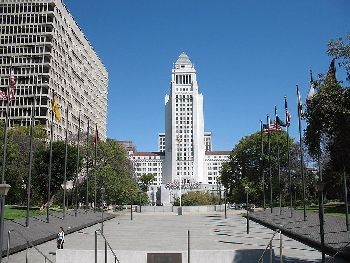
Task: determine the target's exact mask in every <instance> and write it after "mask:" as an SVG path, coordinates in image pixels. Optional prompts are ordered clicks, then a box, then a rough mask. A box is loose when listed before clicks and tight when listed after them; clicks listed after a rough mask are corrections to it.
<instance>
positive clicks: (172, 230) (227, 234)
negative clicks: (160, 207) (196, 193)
mask: <svg viewBox="0 0 350 263" xmlns="http://www.w3.org/2000/svg"><path fill="white" fill-rule="evenodd" d="M240 213H242V211H232V210H229V211H228V218H227V219H225V218H224V215H223V213H220V212H213V213H207V214H197V215H194V214H193V215H187V214H184V215H182V216H177V215H175V214H174V213H141V214H139V213H134V220H133V221H131V220H130V216H129V214H122V215H120V216H117V217H116V218H114V219H112V220H109V221H107V222H105V227H104V233H105V235H106V237H107V239H108V241H109V242H110V244H111V246H112V247H113V249H114V250H115V251H116V253H117V255H118V250H120V251H122V250H123V251H125V250H127V251H130V253H132V251H186V249H187V230H190V236H191V241H190V243H191V250H198V251H199V250H206V251H208V250H209V251H210V250H223V251H224V250H225V251H227V250H231V251H232V250H235V251H236V256H235V260H234V262H244V263H250V262H257V259H258V258H259V257H260V255H261V253H262V251H263V250H264V249H265V247H266V245H267V244H268V242H269V240H270V238H271V236H272V234H273V231H272V230H270V229H268V228H266V227H264V226H262V225H259V224H257V223H254V222H250V233H249V234H247V233H246V219H245V218H243V217H242V216H241V215H240ZM99 227H100V225H94V226H91V227H88V228H85V229H83V230H81V231H78V232H75V233H72V234H70V235H67V236H66V242H65V249H73V250H93V249H94V231H95V230H96V229H99ZM55 246H56V244H55V241H49V242H46V243H44V244H42V245H40V246H39V248H40V249H41V250H42V251H43V252H44V253H45V254H51V255H52V254H54V252H55V250H56V249H55ZM273 246H274V251H273V253H274V257H275V260H276V262H277V260H278V259H279V237H278V236H276V238H275V240H274V241H273ZM98 248H99V249H103V241H102V239H101V238H99V239H98ZM267 256H269V254H267ZM24 257H25V254H24V252H20V253H17V254H15V255H13V256H11V257H10V261H9V263H21V262H24V261H23V259H24ZM236 257H237V258H236ZM320 258H321V253H319V252H318V251H317V250H315V249H313V248H310V247H308V246H305V245H304V244H302V243H300V242H297V241H295V240H293V239H291V238H288V237H286V236H284V237H283V259H284V262H287V263H288V262H304V263H306V262H320ZM50 259H52V260H54V259H55V258H54V256H52V257H50ZM29 262H30V263H31V262H35V263H37V262H39V263H40V262H43V260H42V258H40V257H39V256H38V255H37V253H36V252H35V251H30V255H29ZM264 262H268V261H267V260H265V261H264ZM338 262H339V263H340V262H345V261H337V263H338Z"/></svg>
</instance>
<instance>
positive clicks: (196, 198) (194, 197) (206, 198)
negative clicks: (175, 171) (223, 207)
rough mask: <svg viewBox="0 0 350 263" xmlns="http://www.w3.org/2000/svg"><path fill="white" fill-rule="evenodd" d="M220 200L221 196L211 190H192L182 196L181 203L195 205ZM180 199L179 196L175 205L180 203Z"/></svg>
mask: <svg viewBox="0 0 350 263" xmlns="http://www.w3.org/2000/svg"><path fill="white" fill-rule="evenodd" d="M218 202H219V197H218V196H217V195H214V194H212V193H209V192H201V191H192V192H187V193H185V194H183V195H182V196H181V204H182V205H183V206H194V205H213V204H217V203H218ZM179 204H180V201H179V199H178V198H177V199H176V200H175V203H174V205H179Z"/></svg>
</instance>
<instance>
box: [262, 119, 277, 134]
mask: <svg viewBox="0 0 350 263" xmlns="http://www.w3.org/2000/svg"><path fill="white" fill-rule="evenodd" d="M262 128H263V132H264V133H268V132H276V131H281V130H282V129H281V126H280V125H279V124H278V123H277V122H276V121H272V120H270V119H269V124H267V123H264V124H263V125H262Z"/></svg>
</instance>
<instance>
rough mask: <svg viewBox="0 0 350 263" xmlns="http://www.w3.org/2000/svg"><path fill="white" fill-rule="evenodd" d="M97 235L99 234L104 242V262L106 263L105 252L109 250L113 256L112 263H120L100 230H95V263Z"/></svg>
mask: <svg viewBox="0 0 350 263" xmlns="http://www.w3.org/2000/svg"><path fill="white" fill-rule="evenodd" d="M98 233H99V234H100V236H101V237H102V238H103V239H104V241H105V249H104V262H105V263H107V252H108V248H109V250H110V251H111V252H112V254H113V256H114V263H117V262H118V263H120V261H119V259H118V257H117V255H116V254H115V252H114V251H113V249H112V247H111V245H110V244H109V242H108V241H107V238H106V237H105V235H104V234H103V233H102V231H101V230H96V231H95V263H97V236H98Z"/></svg>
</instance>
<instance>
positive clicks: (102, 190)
mask: <svg viewBox="0 0 350 263" xmlns="http://www.w3.org/2000/svg"><path fill="white" fill-rule="evenodd" d="M105 191H106V190H105V188H104V187H102V188H101V199H102V200H101V201H102V222H101V233H102V234H103V212H104V198H105Z"/></svg>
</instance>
